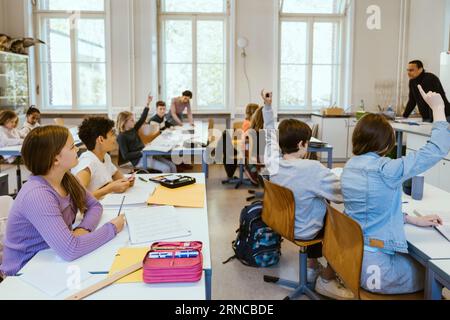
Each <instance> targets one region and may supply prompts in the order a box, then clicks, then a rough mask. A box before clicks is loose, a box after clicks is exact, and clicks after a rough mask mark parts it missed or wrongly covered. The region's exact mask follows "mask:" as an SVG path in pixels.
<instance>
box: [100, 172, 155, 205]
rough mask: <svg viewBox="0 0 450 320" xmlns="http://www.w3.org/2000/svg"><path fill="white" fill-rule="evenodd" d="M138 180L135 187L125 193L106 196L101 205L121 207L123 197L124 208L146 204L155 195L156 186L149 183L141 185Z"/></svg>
mask: <svg viewBox="0 0 450 320" xmlns="http://www.w3.org/2000/svg"><path fill="white" fill-rule="evenodd" d="M137 180H138V179H137V178H136V182H135V183H136V184H135V186H134V187H132V188H129V189H128V190H127V191H126V192H124V193H110V194H108V195H106V196H105V197H104V198H103V200H101V201H100V203H101V204H102V205H103V206H109V207H112V206H117V207H118V206H120V204H121V202H122V199H123V196H125V201H124V202H123V205H124V206H127V205H137V204H145V203H146V202H147V199H148V197H149V196H150V195H151V194H153V192H154V191H155V188H156V184H155V183H153V182H148V183H145V184H140V183H139V182H138V181H137Z"/></svg>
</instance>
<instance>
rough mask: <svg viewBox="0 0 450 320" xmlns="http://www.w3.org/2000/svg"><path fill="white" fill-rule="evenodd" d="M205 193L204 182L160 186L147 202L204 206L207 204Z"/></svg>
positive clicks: (176, 205)
mask: <svg viewBox="0 0 450 320" xmlns="http://www.w3.org/2000/svg"><path fill="white" fill-rule="evenodd" d="M205 194H206V190H205V185H204V184H198V183H196V184H191V185H189V186H185V187H181V188H176V189H170V188H166V187H163V186H158V187H157V188H156V190H155V192H154V193H153V195H151V196H150V198H149V199H148V201H147V203H148V204H156V205H165V206H174V207H187V208H203V207H204V206H205Z"/></svg>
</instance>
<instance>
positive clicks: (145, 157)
mask: <svg viewBox="0 0 450 320" xmlns="http://www.w3.org/2000/svg"><path fill="white" fill-rule="evenodd" d="M142 157H143V158H144V163H143V165H144V170H147V169H148V166H147V153H145V152H144V155H143V156H142Z"/></svg>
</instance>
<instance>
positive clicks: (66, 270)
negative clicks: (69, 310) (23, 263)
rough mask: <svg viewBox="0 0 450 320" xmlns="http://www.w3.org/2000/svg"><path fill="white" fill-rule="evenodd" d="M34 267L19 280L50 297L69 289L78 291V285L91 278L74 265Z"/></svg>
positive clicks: (41, 265)
mask: <svg viewBox="0 0 450 320" xmlns="http://www.w3.org/2000/svg"><path fill="white" fill-rule="evenodd" d="M55 262H56V261H55ZM35 265H36V266H38V267H36V268H29V269H28V270H27V271H26V272H25V273H24V274H22V275H21V276H20V279H21V280H23V281H24V282H26V283H28V284H30V285H32V286H33V287H35V288H37V289H39V290H41V291H42V292H44V293H45V294H47V295H48V296H50V297H55V296H57V295H59V294H60V293H62V292H64V291H66V290H69V289H79V285H80V283H82V282H83V281H85V280H86V279H88V278H89V277H91V276H92V275H91V274H90V273H89V272H88V271H87V270H83V269H81V268H80V267H78V266H77V265H76V263H74V264H73V265H67V264H60V265H58V263H53V264H48V265H46V264H35ZM77 286H78V287H77Z"/></svg>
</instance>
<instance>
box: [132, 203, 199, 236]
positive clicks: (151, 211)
mask: <svg viewBox="0 0 450 320" xmlns="http://www.w3.org/2000/svg"><path fill="white" fill-rule="evenodd" d="M125 217H126V219H127V225H128V230H129V233H130V241H131V243H132V244H141V243H148V242H152V241H159V240H166V239H172V238H178V237H184V236H189V235H190V234H191V231H190V230H189V229H188V228H187V227H186V226H184V225H183V224H182V223H181V221H180V216H179V213H177V212H176V211H175V208H174V207H169V206H165V207H148V208H140V209H134V210H129V211H127V212H126V213H125Z"/></svg>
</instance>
